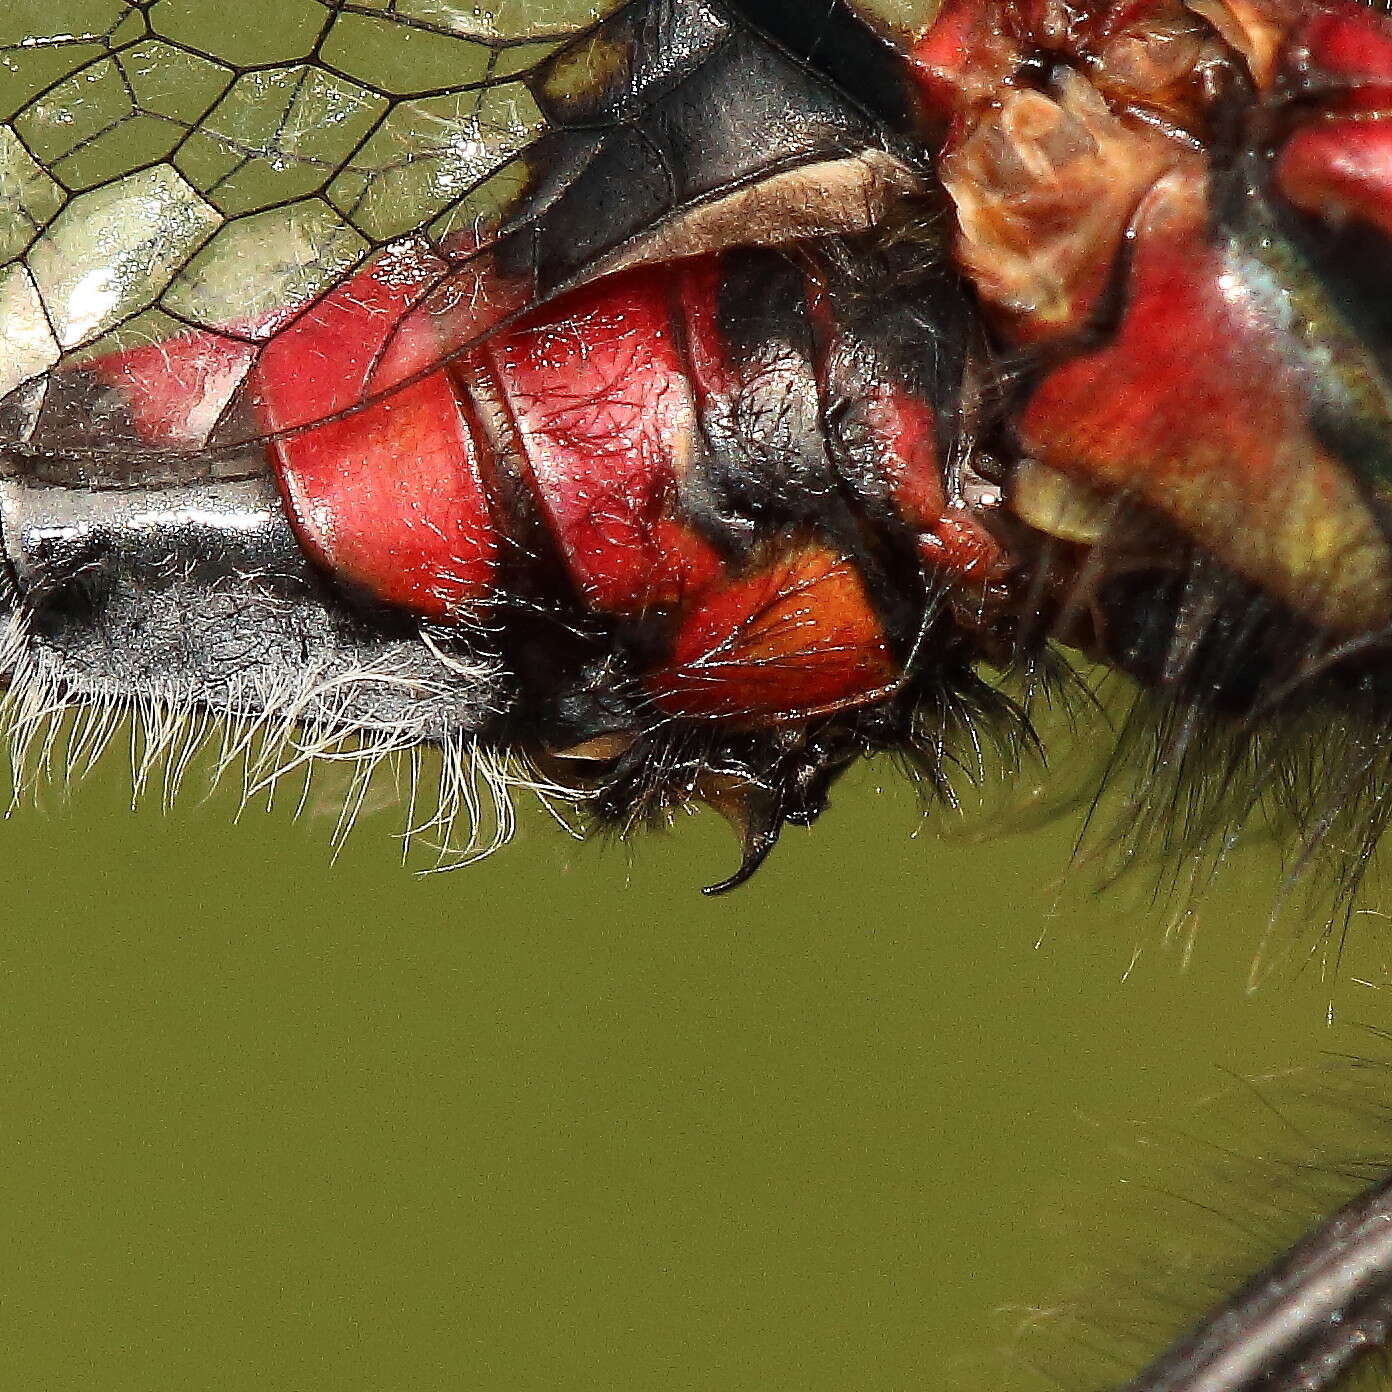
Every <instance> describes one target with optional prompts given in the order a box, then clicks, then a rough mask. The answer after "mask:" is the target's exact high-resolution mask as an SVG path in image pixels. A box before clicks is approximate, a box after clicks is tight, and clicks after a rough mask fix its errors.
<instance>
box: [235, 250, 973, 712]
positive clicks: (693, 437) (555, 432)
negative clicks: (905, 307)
mask: <svg viewBox="0 0 1392 1392" xmlns="http://www.w3.org/2000/svg"><path fill="white" fill-rule="evenodd" d="M785 279H786V278H785ZM798 286H799V287H800V288H799V291H798V293H799V295H802V296H805V298H806V300H807V301H808V303H807V304H806V305H804V306H803V308H802V309H801V311H800V314H794V318H796V319H797V325H800V326H801V328H802V329H807V330H808V332H809V333H810V326H811V325H812V324H813V323H814V322H815V321H817V320H818V319H819V317H820V318H824V317H825V316H819V315H818V314H817V311H816V304H815V301H816V297H817V295H818V293H819V291H818V288H817V287H816V286H815V285H812V284H810V283H804V282H803V279H802V276H801V273H799V276H798ZM727 291H728V285H727V279H726V276H725V274H724V267H723V266H722V258H719V257H714V256H709V257H702V258H696V259H692V260H690V261H685V262H678V263H675V264H670V265H662V266H656V267H644V268H640V269H637V270H633V271H629V272H626V273H624V274H621V275H617V276H613V277H610V278H608V279H605V280H602V281H599V282H597V283H596V284H594V285H591V286H588V287H585V288H583V289H581V290H578V291H575V292H573V293H571V294H570V295H568V296H566V297H565V298H564V299H562V300H560V301H557V302H556V303H555V304H553V305H550V306H548V307H547V308H546V309H545V310H542V311H537V312H534V313H533V314H531V315H530V316H528V317H527V318H525V319H522V320H521V321H519V322H518V323H516V324H515V325H514V326H512V327H511V328H510V329H509V330H508V331H507V332H505V333H502V334H499V335H496V336H495V337H493V338H492V339H491V340H489V341H488V342H487V343H486V344H485V345H484V346H483V347H481V348H479V349H476V350H474V351H472V352H470V353H469V354H467V355H465V356H462V357H460V358H458V359H457V360H455V361H453V362H450V363H449V364H448V365H447V366H445V367H441V368H437V369H436V370H435V371H434V372H431V373H428V374H427V375H425V376H423V377H421V378H420V379H419V380H418V381H415V382H413V383H412V384H410V385H408V386H406V387H405V388H402V389H399V390H397V391H395V392H392V393H389V394H387V395H385V396H383V397H382V398H381V399H379V400H377V401H374V402H372V403H371V404H369V405H367V406H365V407H360V408H358V409H356V410H350V411H348V412H346V413H343V414H341V415H339V417H338V418H336V419H330V420H328V421H327V422H326V423H324V424H321V425H318V426H315V427H313V428H310V429H307V430H303V431H301V432H298V433H293V432H292V433H288V434H282V435H281V436H279V437H278V438H276V439H274V440H273V442H272V445H271V452H272V459H273V463H274V466H275V469H276V472H277V476H278V478H279V480H280V486H281V489H282V492H283V494H284V497H285V500H286V504H287V507H288V510H289V514H290V517H291V520H292V524H293V526H294V527H295V529H296V532H297V534H298V536H299V538H300V540H301V543H302V544H303V545H304V546H305V548H306V550H307V551H308V552H309V554H310V555H311V556H313V557H314V558H315V559H316V560H317V561H318V562H319V564H320V565H321V566H323V568H324V569H325V570H327V571H328V572H329V573H330V574H332V575H333V576H335V577H337V578H340V579H343V580H346V581H349V582H351V583H352V584H354V585H356V586H358V587H360V588H361V589H363V590H365V591H367V592H368V593H370V594H371V595H372V596H373V597H375V598H376V599H378V600H381V601H384V602H386V603H389V604H393V605H397V606H399V607H402V608H404V609H407V610H409V611H411V612H414V613H416V614H419V615H421V616H422V617H425V618H429V619H432V620H437V621H445V622H460V621H466V622H467V621H469V620H478V619H482V618H483V617H484V616H485V615H486V614H488V613H489V612H490V608H491V606H493V605H494V604H495V603H496V602H497V601H498V600H500V599H505V598H506V595H504V594H503V593H502V588H503V587H504V586H505V584H506V581H505V580H504V579H503V578H502V575H501V571H500V567H501V565H502V562H503V561H504V559H505V558H509V557H510V555H511V556H512V561H511V563H512V564H516V560H515V548H516V547H517V546H518V545H519V543H518V541H517V538H516V537H514V536H513V535H512V528H513V527H514V525H515V523H514V522H513V521H512V520H511V519H510V518H509V516H508V511H507V509H506V508H505V507H504V506H503V505H502V502H501V497H500V494H501V492H502V490H501V488H500V487H499V481H500V480H501V479H502V478H503V477H504V476H505V475H506V476H507V478H508V479H509V480H511V481H512V492H513V494H516V493H519V492H520V494H521V496H522V497H523V498H524V500H525V503H526V505H527V506H528V507H529V508H530V509H531V510H532V511H533V512H534V514H535V516H536V517H537V518H539V519H540V521H541V523H542V524H543V526H544V529H545V532H546V534H547V535H549V537H550V539H551V542H552V549H553V551H554V556H555V557H556V558H559V561H560V564H561V566H562V568H563V569H564V573H565V580H566V582H567V584H568V587H569V589H570V591H571V592H572V593H573V595H574V596H575V597H576V598H577V599H578V600H579V602H580V603H581V604H582V605H583V606H584V607H585V608H586V609H587V610H589V611H590V612H592V613H594V614H596V615H599V616H602V617H604V618H605V619H608V620H611V621H613V622H615V623H619V624H623V623H633V624H639V623H641V625H642V626H643V628H644V631H645V632H647V633H651V632H654V631H656V632H658V633H660V634H661V635H662V636H661V641H660V642H659V643H658V644H657V646H656V650H655V651H656V655H655V656H652V657H651V658H650V659H649V666H648V668H647V671H646V674H645V676H644V684H645V686H646V687H647V690H648V693H649V696H650V697H651V699H652V700H653V701H654V703H655V704H656V705H657V706H658V707H659V708H660V709H662V710H665V711H666V712H667V713H669V714H672V715H679V716H685V717H693V718H701V719H718V720H726V721H735V722H738V723H743V724H752V725H757V724H765V723H769V722H771V721H779V720H786V719H799V718H805V717H807V716H809V715H813V714H817V713H821V712H829V711H833V710H837V709H842V708H845V707H848V706H854V705H859V704H862V703H865V702H868V701H872V700H875V699H877V698H878V697H880V696H882V695H883V694H884V693H885V692H886V691H888V690H890V689H892V688H893V687H894V685H895V684H896V683H897V682H898V680H899V679H900V677H901V662H900V656H899V655H898V653H897V651H896V645H895V642H894V636H893V634H892V633H891V632H890V625H889V624H888V622H887V620H886V616H885V615H884V614H883V613H882V612H881V610H880V608H879V607H878V606H877V603H876V601H875V600H874V599H872V597H871V595H870V594H869V593H868V587H867V582H866V575H865V563H864V558H863V556H862V555H861V554H860V552H859V550H858V543H857V542H856V541H855V540H854V538H855V534H856V533H857V532H858V531H864V530H866V528H867V525H868V524H867V521H866V518H864V517H862V516H861V515H860V514H858V513H857V514H856V515H855V516H853V517H852V519H851V521H850V522H849V523H848V522H847V515H846V513H845V498H844V494H845V493H846V491H847V486H846V485H845V483H844V481H843V480H842V478H841V476H840V474H838V472H837V469H836V453H837V451H836V443H835V441H834V440H833V439H832V438H831V437H830V436H829V434H828V432H827V430H826V429H825V428H824V424H823V419H824V417H823V411H822V407H821V400H820V395H821V391H820V387H819V385H818V375H817V361H816V360H817V358H818V356H819V355H820V354H822V353H824V352H827V351H831V350H832V348H833V347H834V345H828V344H818V343H814V342H813V341H812V339H811V338H809V339H808V343H807V344H806V345H803V346H802V347H801V348H799V347H798V346H797V345H796V343H794V342H791V341H784V340H785V339H787V340H795V339H796V338H797V337H798V332H797V325H795V326H794V329H793V330H792V331H790V332H789V333H788V334H786V335H784V334H782V331H781V330H779V331H778V332H763V331H761V332H755V331H754V330H753V329H751V327H750V323H749V322H748V316H746V317H745V320H741V313H742V312H743V309H746V308H748V306H744V307H740V306H736V307H735V308H734V310H733V311H732V310H731V309H730V307H729V306H727V305H725V304H723V303H722V297H726V298H728V294H727ZM408 301H409V294H406V293H403V292H402V291H400V290H399V289H397V288H395V287H393V286H391V285H389V284H383V283H381V282H379V281H377V280H376V279H374V278H373V276H372V275H371V274H370V273H369V274H367V275H364V276H360V277H358V278H357V279H356V280H354V281H352V282H350V283H349V284H348V285H346V286H344V287H343V288H342V289H341V290H340V291H338V292H336V293H335V294H334V295H333V296H331V297H329V298H327V299H326V300H324V301H323V302H321V303H320V304H319V305H318V306H316V307H315V309H314V310H313V311H311V312H310V313H309V314H308V315H306V316H304V317H303V318H302V319H301V320H300V321H299V323H298V324H297V325H296V326H295V327H294V328H293V329H291V330H289V331H287V332H286V333H284V334H283V335H282V341H287V340H291V339H293V340H296V341H297V344H298V347H297V351H295V352H293V353H292V352H291V351H290V348H289V347H288V346H287V347H286V348H285V349H283V350H282V351H281V352H280V353H279V355H278V356H277V357H276V358H275V359H273V360H268V361H266V362H265V363H263V365H262V367H261V369H260V374H261V375H260V380H259V382H258V396H259V399H260V401H261V403H262V410H263V412H264V414H265V417H266V420H265V424H266V425H267V427H268V428H270V429H272V430H274V429H276V428H277V425H278V422H279V421H282V420H302V419H305V418H306V415H307V414H308V413H309V412H310V411H311V410H313V409H315V408H316V407H318V408H321V409H320V414H323V413H324V412H323V410H322V407H323V406H325V405H331V404H332V402H331V394H332V385H331V384H328V385H325V382H324V374H325V373H326V372H329V371H331V370H332V369H333V366H334V364H335V363H336V362H338V363H342V362H343V361H345V360H348V359H351V360H352V365H353V366H354V368H355V371H357V370H360V367H361V363H360V360H366V359H369V358H371V357H372V356H373V355H374V354H375V355H381V354H383V353H387V352H396V353H401V352H421V353H422V356H424V355H425V353H426V351H427V350H428V347H429V346H428V345H427V346H425V347H422V346H421V345H415V344H409V343H408V344H402V343H400V342H397V341H393V335H392V329H393V326H394V324H395V323H396V322H397V320H398V319H400V317H401V309H400V308H399V306H404V305H405V304H406V303H407V302H408ZM732 316H733V317H732ZM414 322H415V321H413V323H414ZM741 324H742V328H741ZM756 327H757V326H756ZM762 328H763V330H767V329H768V325H763V326H762ZM416 332H419V329H417V330H416ZM732 334H733V336H734V337H735V338H736V339H739V341H737V342H732V341H731V335H732ZM278 346H279V345H278ZM302 355H303V356H302ZM316 393H319V394H321V395H322V396H324V400H323V401H319V400H317V399H315V394H316ZM856 404H858V405H859V407H860V409H859V411H858V412H852V413H851V414H854V415H856V417H857V419H858V420H859V422H860V429H861V431H862V433H863V434H864V433H866V432H868V434H869V436H870V438H869V439H868V441H867V440H861V441H860V445H861V451H860V457H861V458H864V457H866V456H867V454H868V456H869V457H872V458H875V459H877V460H878V461H879V467H880V472H881V478H880V480H879V483H880V488H879V493H880V494H881V495H882V498H881V502H882V504H883V505H884V506H885V507H887V509H888V512H887V517H888V520H889V524H890V525H893V526H895V527H897V528H900V529H902V530H903V531H904V533H905V536H906V538H907V539H908V540H909V542H910V546H909V551H910V554H917V555H919V556H921V557H923V558H925V559H924V560H923V564H924V566H925V567H926V568H929V569H933V570H936V571H937V572H938V574H937V575H936V576H935V577H934V578H935V580H936V581H937V582H938V583H941V582H942V581H943V580H948V581H950V580H953V579H957V580H960V581H962V582H963V583H969V584H972V585H974V586H976V587H977V588H978V589H979V587H980V585H981V584H982V582H983V579H984V578H985V574H984V572H985V571H987V570H989V568H990V565H989V563H990V560H991V558H993V557H994V554H995V553H994V546H993V543H992V542H991V540H990V538H989V536H988V534H987V533H986V532H984V531H983V530H982V529H981V528H980V527H979V525H977V524H975V523H974V522H972V521H971V520H970V519H967V518H965V516H964V514H962V513H961V512H960V510H958V511H956V512H954V510H953V509H952V508H951V507H950V506H949V501H948V499H947V497H946V496H945V493H944V488H943V483H942V474H941V470H940V467H939V463H938V455H937V449H936V443H935V440H934V436H933V430H934V413H933V410H932V408H931V406H930V405H928V404H927V403H926V402H924V401H923V400H922V399H920V397H918V396H915V395H914V394H912V393H910V392H909V391H908V390H907V389H906V388H904V387H902V386H897V385H895V384H893V383H888V382H882V381H876V382H867V383H866V384H865V393H864V400H863V401H861V402H859V403H856ZM867 444H868V446H869V448H868V450H867V449H866V448H865V446H866V445H867ZM765 456H766V457H765ZM770 461H772V463H771V462H770ZM779 461H782V462H779ZM780 470H785V471H786V477H782V478H780V477H779V476H778V475H779V472H780ZM799 470H801V472H799ZM517 484H520V485H521V487H520V489H519V488H518V487H517ZM848 538H850V540H848ZM945 538H951V539H952V543H953V544H952V545H944V539H945ZM532 560H533V562H534V563H536V564H542V563H544V562H543V559H542V558H532ZM647 650H648V651H653V645H652V644H651V643H649V644H648V645H647Z"/></svg>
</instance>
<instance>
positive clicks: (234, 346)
mask: <svg viewBox="0 0 1392 1392" xmlns="http://www.w3.org/2000/svg"><path fill="white" fill-rule="evenodd" d="M19 8H20V10H22V11H32V10H36V9H37V8H38V7H36V6H32V5H24V6H20V7H19ZM195 9H196V7H193V6H191V5H189V4H188V3H186V0H154V3H153V4H141V5H135V4H130V3H124V0H52V3H49V4H46V5H45V6H43V8H42V13H43V16H44V24H45V32H43V33H41V34H39V35H37V36H36V35H34V34H33V33H32V32H26V33H19V32H17V30H18V29H19V28H23V29H26V30H32V28H33V23H34V15H33V14H29V15H28V16H27V17H26V18H25V19H24V20H23V21H21V23H20V24H19V25H18V26H16V25H14V24H11V25H10V26H9V27H8V29H0V55H3V58H4V60H5V61H6V62H7V64H8V66H9V67H10V69H11V70H12V71H13V73H14V74H15V84H14V90H15V91H16V92H18V93H20V94H21V95H20V97H19V99H18V100H17V101H16V103H15V105H14V109H13V110H12V111H10V112H9V113H8V119H7V120H6V121H5V122H4V124H3V125H0V449H8V450H11V451H18V452H23V453H25V454H28V455H30V456H35V457H44V456H52V457H62V458H67V457H72V456H79V457H81V458H84V459H86V460H88V461H89V462H88V464H87V465H86V466H84V467H86V468H87V470H88V472H89V473H90V474H91V475H92V477H93V479H94V481H100V480H101V479H102V478H105V477H107V476H108V475H111V476H115V475H118V474H121V473H123V472H124V471H126V470H127V469H132V468H134V469H137V470H138V469H139V468H140V467H142V463H141V461H148V460H149V458H150V457H151V456H152V455H153V456H158V455H175V456H185V457H193V456H198V455H201V454H204V453H206V452H208V451H210V450H212V451H217V450H230V449H233V448H239V447H243V446H245V445H246V444H247V443H248V442H249V441H251V440H255V439H257V438H261V437H263V436H265V435H267V434H274V433H278V432H280V433H283V432H285V431H292V430H298V429H303V428H305V427H307V426H309V425H311V424H313V423H315V422H316V421H319V420H323V419H330V418H333V417H335V416H337V415H341V414H343V413H345V412H348V411H351V410H353V409H355V408H356V407H357V406H359V405H361V404H362V403H363V402H365V401H368V400H372V399H375V398H376V397H379V396H380V395H381V394H382V393H384V392H388V391H391V390H393V389H394V388H398V387H400V386H402V385H403V384H405V383H409V382H411V381H415V380H418V379H419V378H421V377H422V376H423V375H425V374H427V373H428V372H429V371H430V370H432V369H433V367H434V366H436V365H438V364H439V363H440V362H441V361H443V360H445V359H447V358H448V357H449V356H451V355H452V354H456V353H458V352H461V351H463V350H464V349H466V348H467V347H468V346H469V345H471V344H472V343H474V342H476V341H477V340H478V339H479V338H480V337H481V336H482V335H484V334H486V333H488V332H489V331H490V330H491V329H493V328H495V327H496V326H497V325H498V324H500V323H502V322H504V321H506V320H507V319H509V318H510V317H513V316H515V315H516V314H518V313H520V312H522V311H523V310H525V309H527V308H529V307H531V306H533V305H535V304H537V303H538V302H540V301H542V300H544V299H545V298H546V297H548V296H550V295H552V294H555V293H557V292H559V291H560V290H563V289H566V288H568V287H570V286H573V285H575V284H577V283H579V282H581V281H583V280H585V279H587V278H589V277H592V276H593V275H595V274H598V273H601V272H603V271H605V270H607V269H612V268H614V267H617V266H619V265H624V264H631V263H632V262H633V261H634V260H636V259H644V258H645V257H656V256H663V257H666V256H671V255H676V254H682V253H683V252H684V251H687V250H692V249H702V248H704V247H708V246H710V245H712V244H727V243H728V242H730V241H732V240H741V239H744V240H756V241H777V240H779V239H784V238H787V237H789V236H795V235H806V234H807V233H809V232H814V231H821V230H833V231H834V230H838V229H840V228H841V227H844V226H846V225H847V224H848V223H851V224H854V223H856V222H862V223H863V222H864V221H866V220H874V219H875V218H876V217H878V216H880V215H882V212H883V209H884V207H885V206H886V205H887V203H888V202H889V201H891V200H892V199H893V198H894V197H895V196H897V195H898V194H899V193H901V192H903V191H904V190H905V189H907V188H908V187H910V186H911V185H912V184H913V182H914V178H915V175H914V173H913V172H912V170H910V169H909V167H908V164H906V163H905V158H906V157H905V153H904V151H903V149H902V148H901V147H900V145H899V143H898V142H899V139H900V133H899V132H898V131H896V130H895V129H894V125H893V122H891V121H889V120H887V119H886V118H885V114H884V112H882V111H877V110H872V109H870V108H869V107H867V105H866V104H865V103H864V102H861V101H858V100H857V99H854V98H851V97H848V96H846V95H845V93H844V92H843V91H842V89H841V87H840V86H839V85H838V84H837V83H836V82H833V81H832V80H829V79H828V78H827V77H826V76H825V75H824V74H823V73H822V72H821V71H819V69H818V67H817V63H816V59H815V53H813V52H812V51H811V50H814V49H815V48H816V46H817V44H818V43H819V42H820V38H819V33H820V31H818V32H814V33H813V34H812V35H811V37H810V38H807V37H804V38H802V39H799V40H797V41H796V42H790V41H789V39H788V36H787V35H786V34H780V35H778V36H770V34H769V33H768V32H767V31H765V30H764V29H761V28H759V27H758V26H757V25H755V24H753V23H751V20H750V16H749V15H748V14H746V13H743V12H738V11H736V10H734V9H730V8H724V7H721V6H719V5H717V4H714V3H710V2H709V0H640V3H633V4H629V5H627V6H626V7H622V8H619V7H615V6H612V5H611V6H608V7H605V6H604V5H603V4H601V3H599V0H586V3H576V0H545V2H544V3H530V2H529V3H519V2H518V0H491V3H486V4H484V5H481V6H476V5H469V6H464V5H462V4H459V3H455V0H409V3H407V2H406V0H402V2H401V3H398V2H397V0H390V3H383V2H382V0H373V3H340V0H333V3H328V0H293V2H292V3H286V0H277V3H276V4H275V5H274V6H271V5H269V4H267V5H258V4H251V5H247V6H246V7H245V8H244V9H239V15H240V16H241V18H240V19H239V20H237V21H236V22H231V21H229V22H228V23H227V24H226V25H224V24H222V23H221V22H219V23H218V24H210V23H208V22H207V21H206V18H205V20H204V22H203V23H202V24H196V23H194V22H193V21H194V20H195V19H196V15H195V14H194V10H195ZM829 13H830V12H829ZM836 13H837V15H838V16H839V19H838V23H840V24H841V25H842V26H843V27H844V26H845V25H846V24H848V23H849V24H851V25H855V24H858V22H859V21H857V20H855V19H854V17H853V16H851V15H850V12H849V11H845V12H842V11H840V10H838V11H837V12H836ZM258 16H259V22H257V17H258ZM0 22H2V21H0ZM865 34H866V35H869V31H868V30H866V31H865ZM865 42H866V43H868V44H869V45H870V46H871V47H875V45H876V44H877V43H878V40H876V39H874V38H873V37H867V38H866V40H865ZM799 45H801V51H799ZM885 51H886V53H888V52H889V50H888V49H886V50H885ZM892 106H893V103H892V102H891V103H889V107H892ZM800 170H811V171H815V174H814V175H809V177H807V178H804V179H801V180H800V179H799V178H798V177H797V174H798V171H800ZM829 171H834V172H829ZM330 330H332V333H333V334H336V335H337V336H338V337H337V339H336V340H335V339H333V338H332V337H331V335H330ZM296 335H298V336H299V342H298V343H297V342H296ZM355 337H356V338H357V339H358V340H360V341H359V343H358V346H357V349H356V350H355V351H353V352H351V353H348V354H347V355H346V356H345V358H344V361H343V362H342V363H341V364H335V363H334V362H331V361H329V362H325V361H323V360H322V358H323V355H325V354H328V355H330V356H332V355H333V354H334V353H335V352H336V349H335V348H334V347H333V344H334V343H335V342H345V341H347V340H349V339H353V338H355ZM364 345H366V347H364ZM296 352H314V353H318V354H320V355H321V361H320V363H319V366H318V367H317V368H316V369H315V370H316V372H317V373H318V375H319V377H320V378H322V379H323V380H322V381H321V383H320V387H319V389H317V390H316V391H309V392H305V393H302V394H298V395H299V396H300V397H301V398H302V399H301V400H300V401H299V404H298V406H297V408H296V409H295V410H293V411H290V413H289V414H288V415H287V407H286V401H287V399H288V398H287V395H286V393H285V392H283V391H279V392H277V393H276V400H277V402H278V407H277V410H276V412H273V413H269V414H268V411H267V409H266V406H265V398H266V393H265V392H264V391H263V390H262V385H263V383H262V375H263V374H264V372H266V371H268V370H269V365H270V364H275V371H276V372H277V373H279V374H280V380H282V381H283V379H284V374H285V373H286V372H292V371H298V370H299V369H298V368H297V367H296V365H295V358H294V354H295V353H296ZM340 369H341V370H340ZM335 378H336V380H334V379H335ZM103 460H104V461H105V462H104V463H103V462H101V461H103Z"/></svg>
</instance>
